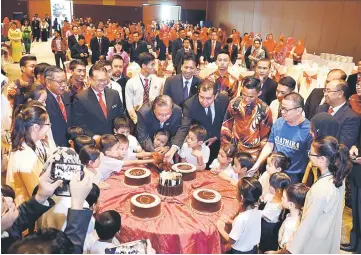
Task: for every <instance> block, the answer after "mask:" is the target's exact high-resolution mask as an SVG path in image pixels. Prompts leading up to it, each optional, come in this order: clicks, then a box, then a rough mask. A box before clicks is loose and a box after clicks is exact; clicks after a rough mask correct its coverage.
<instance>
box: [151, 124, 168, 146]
mask: <svg viewBox="0 0 361 255" xmlns="http://www.w3.org/2000/svg"><path fill="white" fill-rule="evenodd" d="M169 138H170V134H169V132H168V131H167V130H165V129H163V128H161V129H159V130H158V131H157V132H156V133H155V134H154V136H153V145H154V149H156V148H159V147H164V146H166V145H167V144H168V141H169Z"/></svg>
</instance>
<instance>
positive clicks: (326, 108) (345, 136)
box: [316, 80, 360, 149]
mask: <svg viewBox="0 0 361 255" xmlns="http://www.w3.org/2000/svg"><path fill="white" fill-rule="evenodd" d="M349 96H350V93H349V88H348V84H347V82H345V81H341V80H333V81H330V82H329V83H328V84H327V85H326V88H325V103H324V104H323V105H320V106H319V107H318V108H317V110H316V114H317V113H320V112H327V113H329V114H331V115H333V116H334V117H335V118H336V120H337V121H338V123H339V124H340V127H339V134H340V141H339V142H340V143H341V144H344V145H345V146H347V148H349V149H350V148H351V147H352V146H353V145H356V143H357V137H358V135H359V132H360V117H359V116H357V115H356V113H355V112H354V111H352V109H351V108H350V106H349V104H348V103H347V100H348V98H349Z"/></svg>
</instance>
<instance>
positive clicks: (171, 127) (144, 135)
mask: <svg viewBox="0 0 361 255" xmlns="http://www.w3.org/2000/svg"><path fill="white" fill-rule="evenodd" d="M137 116H138V123H137V138H138V141H139V143H140V145H141V146H142V147H143V149H144V150H145V151H154V146H153V136H154V134H155V133H156V132H157V131H158V130H159V129H160V122H159V120H158V119H157V118H156V117H155V115H154V113H153V110H152V105H151V103H147V104H144V105H143V106H142V107H141V108H140V110H139V111H138V112H137ZM181 118H182V109H181V108H180V107H179V106H178V105H173V112H172V116H171V117H170V118H169V119H168V120H167V121H166V122H165V123H164V125H163V128H164V129H165V130H167V131H168V132H169V133H170V137H171V141H172V144H176V145H178V146H179V147H181V146H182V144H183V141H184V139H183V140H177V139H176V138H175V137H174V136H175V134H176V133H177V130H178V128H179V127H180V124H181ZM184 137H185V136H184Z"/></svg>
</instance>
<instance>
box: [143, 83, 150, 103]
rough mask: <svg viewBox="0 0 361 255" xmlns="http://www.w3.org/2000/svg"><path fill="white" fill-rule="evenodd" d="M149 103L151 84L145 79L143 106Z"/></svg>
mask: <svg viewBox="0 0 361 255" xmlns="http://www.w3.org/2000/svg"><path fill="white" fill-rule="evenodd" d="M148 102H149V83H148V79H147V78H146V79H144V93H143V104H146V103H148Z"/></svg>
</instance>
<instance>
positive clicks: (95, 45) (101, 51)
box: [90, 28, 110, 64]
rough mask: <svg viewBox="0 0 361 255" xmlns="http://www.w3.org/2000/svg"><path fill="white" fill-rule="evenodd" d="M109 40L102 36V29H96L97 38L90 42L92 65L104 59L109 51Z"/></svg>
mask: <svg viewBox="0 0 361 255" xmlns="http://www.w3.org/2000/svg"><path fill="white" fill-rule="evenodd" d="M109 45H110V42H109V39H108V38H106V37H105V36H103V29H102V28H97V36H96V37H94V38H92V39H91V40H90V49H91V51H92V64H94V63H95V62H96V61H98V60H103V59H105V58H106V56H107V54H108V50H109Z"/></svg>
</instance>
